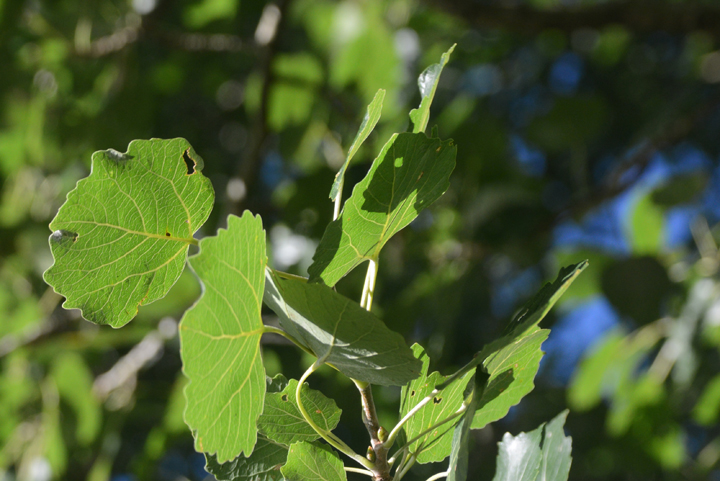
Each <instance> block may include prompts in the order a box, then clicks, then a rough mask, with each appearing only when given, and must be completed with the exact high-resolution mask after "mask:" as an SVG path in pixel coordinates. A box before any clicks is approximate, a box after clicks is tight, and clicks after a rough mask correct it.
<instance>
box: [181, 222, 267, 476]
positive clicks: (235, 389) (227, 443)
mask: <svg viewBox="0 0 720 481" xmlns="http://www.w3.org/2000/svg"><path fill="white" fill-rule="evenodd" d="M266 262H267V258H266V257H265V231H264V230H263V228H262V221H261V220H260V217H259V216H258V217H254V216H253V215H252V214H251V213H250V212H247V211H246V212H245V213H244V214H243V216H242V218H240V217H236V216H232V215H231V216H230V217H229V218H228V228H227V230H224V229H220V231H219V232H218V235H217V236H216V237H209V238H205V239H203V240H202V241H201V242H200V253H199V254H198V255H196V256H193V257H192V258H190V265H191V267H192V268H193V270H194V271H195V273H196V274H197V276H198V277H199V278H200V281H201V282H202V284H203V294H202V297H201V298H200V300H199V301H198V302H197V303H196V304H195V305H194V306H193V307H192V308H191V309H189V310H188V311H187V312H186V313H185V315H184V316H183V319H182V321H181V323H180V354H181V355H182V360H183V371H184V372H185V375H186V376H187V377H188V378H189V379H190V383H189V384H188V385H187V387H186V388H185V396H186V398H187V408H186V410H185V422H187V424H188V425H189V426H190V428H191V429H192V430H193V432H194V434H195V447H196V449H197V450H198V451H203V452H207V453H217V456H216V460H217V462H218V463H224V462H226V461H228V460H230V459H233V458H235V457H236V456H237V455H239V454H240V453H241V452H244V453H245V455H249V454H250V453H252V451H253V447H254V446H255V441H256V437H257V426H256V422H257V419H258V417H259V416H260V413H261V412H262V409H263V401H264V399H265V390H266V384H265V369H264V367H263V363H262V356H261V352H260V337H261V336H262V333H263V323H262V318H261V315H260V311H261V307H262V293H263V288H264V283H265V263H266Z"/></svg>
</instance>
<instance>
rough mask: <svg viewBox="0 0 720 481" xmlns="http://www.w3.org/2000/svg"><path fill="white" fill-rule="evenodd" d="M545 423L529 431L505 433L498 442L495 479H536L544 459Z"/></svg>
mask: <svg viewBox="0 0 720 481" xmlns="http://www.w3.org/2000/svg"><path fill="white" fill-rule="evenodd" d="M543 427H544V425H541V426H540V427H538V428H537V429H535V430H533V431H530V432H529V433H520V434H518V435H517V436H513V435H512V434H510V433H505V434H504V435H503V438H502V442H500V443H498V447H499V452H498V456H497V468H496V470H495V477H494V478H493V481H536V480H537V478H538V475H539V473H540V463H541V461H542V450H541V449H540V442H541V440H542V430H543Z"/></svg>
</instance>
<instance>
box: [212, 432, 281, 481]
mask: <svg viewBox="0 0 720 481" xmlns="http://www.w3.org/2000/svg"><path fill="white" fill-rule="evenodd" d="M287 455H288V448H287V447H286V446H283V445H281V444H277V443H274V442H272V441H270V440H268V439H264V438H262V437H261V438H259V439H258V442H257V444H256V445H255V450H254V451H253V453H252V454H251V455H250V457H248V458H246V457H245V456H242V455H240V456H238V457H237V458H235V459H233V460H232V461H228V462H226V463H219V462H218V460H217V456H215V455H213V454H207V453H206V454H205V470H206V471H207V472H208V473H210V474H212V475H213V476H215V479H217V480H218V481H282V480H283V479H285V478H284V477H283V475H282V473H281V472H280V468H281V467H282V466H283V465H284V464H285V460H286V459H287Z"/></svg>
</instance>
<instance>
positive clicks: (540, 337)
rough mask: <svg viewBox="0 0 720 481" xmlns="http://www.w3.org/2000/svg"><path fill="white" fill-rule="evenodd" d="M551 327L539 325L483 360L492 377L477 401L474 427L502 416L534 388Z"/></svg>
mask: <svg viewBox="0 0 720 481" xmlns="http://www.w3.org/2000/svg"><path fill="white" fill-rule="evenodd" d="M548 334H550V331H549V330H547V329H537V328H536V330H535V331H534V332H532V333H530V334H528V335H526V336H525V337H522V338H520V339H518V340H517V341H515V342H513V343H512V344H509V345H507V346H505V347H504V348H502V349H500V350H499V351H497V352H495V353H493V354H491V355H490V356H488V358H487V359H486V360H485V362H484V363H483V365H484V367H485V369H486V370H487V373H488V374H489V375H490V379H489V380H488V381H487V385H486V386H485V389H484V391H483V394H482V397H481V398H480V401H479V402H478V408H477V411H476V412H475V417H474V418H473V422H472V428H473V429H480V428H482V427H484V426H486V425H487V424H489V423H491V422H494V421H497V420H498V419H502V418H503V417H505V415H506V414H507V413H508V411H509V410H510V408H511V407H512V406H514V405H515V404H517V403H519V402H520V400H521V399H522V398H523V397H525V395H527V394H528V393H529V392H530V391H532V390H533V388H534V387H535V384H534V383H533V381H534V379H535V375H536V374H537V371H538V369H539V367H540V360H541V359H542V357H543V351H542V350H541V349H540V346H541V345H542V343H543V342H544V341H545V339H547V337H548Z"/></svg>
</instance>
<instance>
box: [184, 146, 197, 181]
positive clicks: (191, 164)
mask: <svg viewBox="0 0 720 481" xmlns="http://www.w3.org/2000/svg"><path fill="white" fill-rule="evenodd" d="M183 160H184V161H185V166H186V167H187V175H193V174H194V173H195V161H194V160H193V159H192V157H190V154H189V153H188V151H187V150H186V151H185V152H183Z"/></svg>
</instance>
